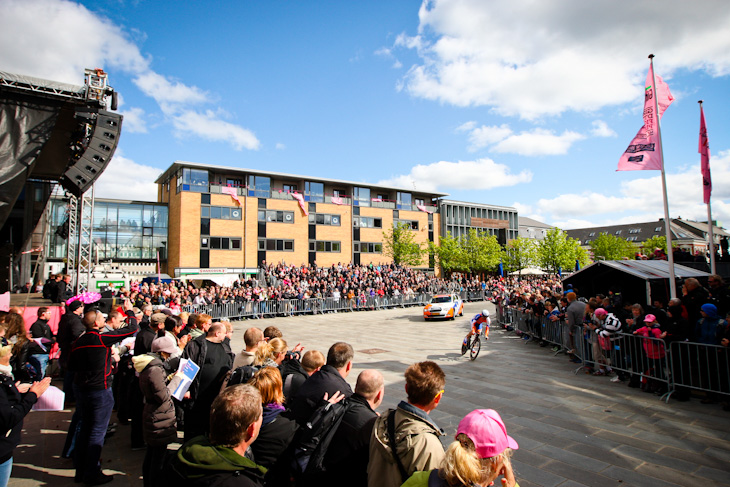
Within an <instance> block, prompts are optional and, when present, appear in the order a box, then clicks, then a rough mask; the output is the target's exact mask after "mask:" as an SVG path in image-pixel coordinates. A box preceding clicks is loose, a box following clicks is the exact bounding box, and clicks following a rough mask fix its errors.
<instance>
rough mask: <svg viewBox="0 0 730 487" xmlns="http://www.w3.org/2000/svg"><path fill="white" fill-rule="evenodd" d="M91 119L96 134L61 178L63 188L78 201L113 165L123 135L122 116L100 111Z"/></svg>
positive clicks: (93, 133)
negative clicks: (110, 164) (105, 170)
mask: <svg viewBox="0 0 730 487" xmlns="http://www.w3.org/2000/svg"><path fill="white" fill-rule="evenodd" d="M94 115H95V116H92V117H91V119H90V121H89V124H93V132H92V133H91V138H90V139H89V143H88V145H86V149H85V150H84V152H83V154H82V155H81V157H79V158H78V159H77V160H76V161H75V162H72V164H71V165H69V167H68V168H66V172H65V173H64V174H63V176H61V179H60V182H61V185H62V186H63V187H64V189H66V190H67V191H69V192H71V193H73V194H74V195H76V196H77V197H80V196H81V195H82V194H84V193H85V192H86V191H87V190H88V189H89V188H91V185H92V184H94V182H95V181H96V180H97V179H98V178H99V176H101V173H103V172H104V169H106V167H107V165H108V164H109V162H110V161H111V158H112V156H113V155H114V151H115V150H116V149H117V144H118V143H119V135H120V134H121V131H122V116H121V115H119V114H118V113H113V112H108V111H106V110H99V111H98V112H97V113H96V114H94Z"/></svg>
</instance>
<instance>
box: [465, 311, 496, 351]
mask: <svg viewBox="0 0 730 487" xmlns="http://www.w3.org/2000/svg"><path fill="white" fill-rule="evenodd" d="M491 324H492V320H490V319H489V311H487V310H486V309H483V310H482V312H481V313H477V314H476V315H475V316H474V318H472V319H471V331H470V332H469V334H467V335H466V338H465V339H464V343H466V342H467V341H468V340H469V339H470V338H471V337H472V335H474V334H475V333H482V330H483V331H484V338H485V339H487V340H489V325H491ZM477 327H479V329H478V330H477Z"/></svg>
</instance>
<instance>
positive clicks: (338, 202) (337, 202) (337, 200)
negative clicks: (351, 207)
mask: <svg viewBox="0 0 730 487" xmlns="http://www.w3.org/2000/svg"><path fill="white" fill-rule="evenodd" d="M330 201H331V202H332V204H333V205H344V203H343V202H342V198H340V197H339V196H333V197H332V198H331V199H330Z"/></svg>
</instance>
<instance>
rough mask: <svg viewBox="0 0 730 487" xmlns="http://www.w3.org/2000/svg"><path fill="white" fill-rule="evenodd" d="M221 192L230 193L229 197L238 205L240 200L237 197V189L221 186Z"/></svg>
mask: <svg viewBox="0 0 730 487" xmlns="http://www.w3.org/2000/svg"><path fill="white" fill-rule="evenodd" d="M221 193H223V194H227V195H230V196H231V198H233V199H234V200H236V202H237V203H238V204H239V205H240V204H241V200H240V199H239V198H238V189H236V188H233V187H231V186H223V187H222V188H221Z"/></svg>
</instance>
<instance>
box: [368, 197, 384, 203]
mask: <svg viewBox="0 0 730 487" xmlns="http://www.w3.org/2000/svg"><path fill="white" fill-rule="evenodd" d="M370 201H374V202H375V203H382V202H383V198H371V199H370Z"/></svg>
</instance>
